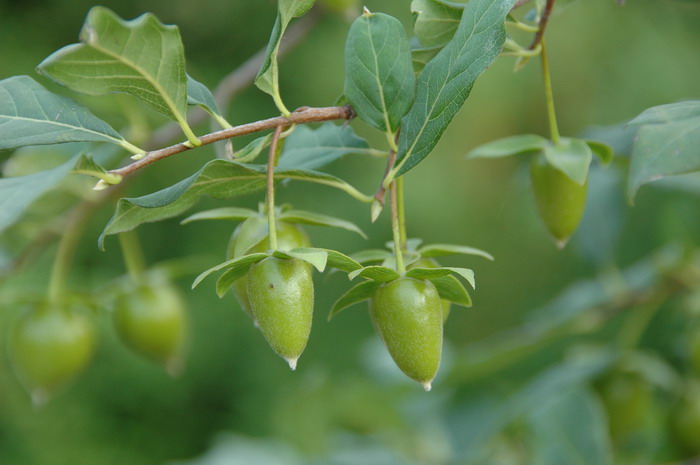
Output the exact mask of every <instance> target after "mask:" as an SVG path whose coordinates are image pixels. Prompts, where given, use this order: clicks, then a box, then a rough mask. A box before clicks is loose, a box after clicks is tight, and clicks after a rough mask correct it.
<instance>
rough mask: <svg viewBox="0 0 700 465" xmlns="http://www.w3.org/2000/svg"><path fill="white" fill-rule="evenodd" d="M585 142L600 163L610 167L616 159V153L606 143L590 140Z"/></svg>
mask: <svg viewBox="0 0 700 465" xmlns="http://www.w3.org/2000/svg"><path fill="white" fill-rule="evenodd" d="M584 142H586V144H588V147H590V149H591V152H593V155H595V156H597V157H598V158H600V161H601V162H602V163H603V164H604V165H609V164H610V163H611V162H612V160H613V157H615V151H614V150H613V148H612V147H610V146H609V145H608V144H606V143H605V142H601V141H597V140H590V139H585V140H584Z"/></svg>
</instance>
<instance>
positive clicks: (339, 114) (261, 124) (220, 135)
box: [109, 105, 355, 176]
mask: <svg viewBox="0 0 700 465" xmlns="http://www.w3.org/2000/svg"><path fill="white" fill-rule="evenodd" d="M354 116H355V113H354V112H353V110H352V107H350V106H349V105H347V106H344V107H321V108H310V107H303V108H301V109H299V110H296V111H294V112H292V114H291V115H289V118H285V117H284V116H277V117H275V118H268V119H264V120H261V121H255V122H253V123H247V124H242V125H240V126H235V127H232V128H228V129H222V130H220V131H216V132H212V133H210V134H206V135H204V136H201V137H200V138H199V140H200V142H201V143H202V145H208V144H212V143H214V142H219V141H222V140H226V139H230V138H232V137H238V136H244V135H246V134H252V133H254V132H260V131H265V130H267V129H273V128H275V127H277V126H286V125H290V124H304V123H316V122H321V121H332V120H339V119H344V120H349V119H352V118H353V117H354ZM191 148H192V147H190V146H189V145H186V144H185V143H180V144H176V145H172V146H170V147H166V148H163V149H159V150H154V151H152V152H148V153H147V154H146V156H145V157H144V158H142V159H140V160H138V161H135V162H133V163H131V164H129V165H126V166H124V167H123V168H119V169H116V170H112V171H109V174H114V175H118V176H128V175H130V174H132V173H134V172H136V171H138V170H140V169H141V168H143V167H145V166H148V165H150V164H151V163H154V162H156V161H158V160H162V159H163V158H167V157H170V156H172V155H175V154H178V153H182V152H185V151H187V150H190V149H191Z"/></svg>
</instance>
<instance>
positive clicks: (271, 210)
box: [265, 125, 284, 250]
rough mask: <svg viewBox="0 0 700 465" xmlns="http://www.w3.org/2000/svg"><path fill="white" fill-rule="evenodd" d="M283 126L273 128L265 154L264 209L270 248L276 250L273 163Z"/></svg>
mask: <svg viewBox="0 0 700 465" xmlns="http://www.w3.org/2000/svg"><path fill="white" fill-rule="evenodd" d="M283 130H284V126H282V125H280V126H277V127H276V128H275V135H274V136H272V142H271V143H270V153H269V154H268V156H267V198H266V199H265V209H266V210H267V228H268V239H269V242H270V250H277V223H276V221H277V219H276V218H275V163H276V160H277V144H278V143H279V140H280V135H281V134H282V131H283Z"/></svg>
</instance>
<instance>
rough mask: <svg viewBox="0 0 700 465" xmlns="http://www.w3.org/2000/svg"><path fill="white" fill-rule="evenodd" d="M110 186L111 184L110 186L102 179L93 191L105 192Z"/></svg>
mask: <svg viewBox="0 0 700 465" xmlns="http://www.w3.org/2000/svg"><path fill="white" fill-rule="evenodd" d="M110 185H111V184H109V183H108V182H107V181H105V180H104V179H100V180H99V181H97V184H95V186H94V187H93V188H92V190H94V191H103V190H105V189H107V188H108V187H109V186H110Z"/></svg>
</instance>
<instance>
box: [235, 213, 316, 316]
mask: <svg viewBox="0 0 700 465" xmlns="http://www.w3.org/2000/svg"><path fill="white" fill-rule="evenodd" d="M246 221H249V220H246ZM244 224H245V222H244V223H241V224H240V225H239V226H238V227H237V228H236V230H235V231H234V232H233V235H232V236H231V240H230V241H229V244H228V253H227V255H228V258H229V259H232V258H238V257H237V256H235V255H234V250H235V248H236V244H237V242H238V238H239V235H240V233H241V230H242V229H243V225H244ZM276 226H277V248H278V249H279V250H292V249H296V248H298V247H309V246H310V245H311V241H310V240H309V236H308V235H307V234H306V231H304V230H303V229H302V228H301V226H297V225H295V224H291V223H285V222H284V221H278V222H277V223H276ZM268 245H269V244H268V241H267V236H265V239H263V240H262V241H260V242H259V243H257V244H256V245H255V246H253V247H252V248H251V249H249V250H248V251H246V252H245V254H252V253H261V252H267V250H268V248H269V247H268ZM232 287H233V293H234V294H235V295H236V299H238V302H239V303H240V304H241V308H242V309H243V311H244V312H246V314H247V315H248V316H249V317H251V318H253V320H255V318H254V317H253V311H252V309H251V307H250V302H249V301H248V292H247V290H246V279H245V278H241V279H238V280H236V281H235V282H234V283H233V285H232Z"/></svg>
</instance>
